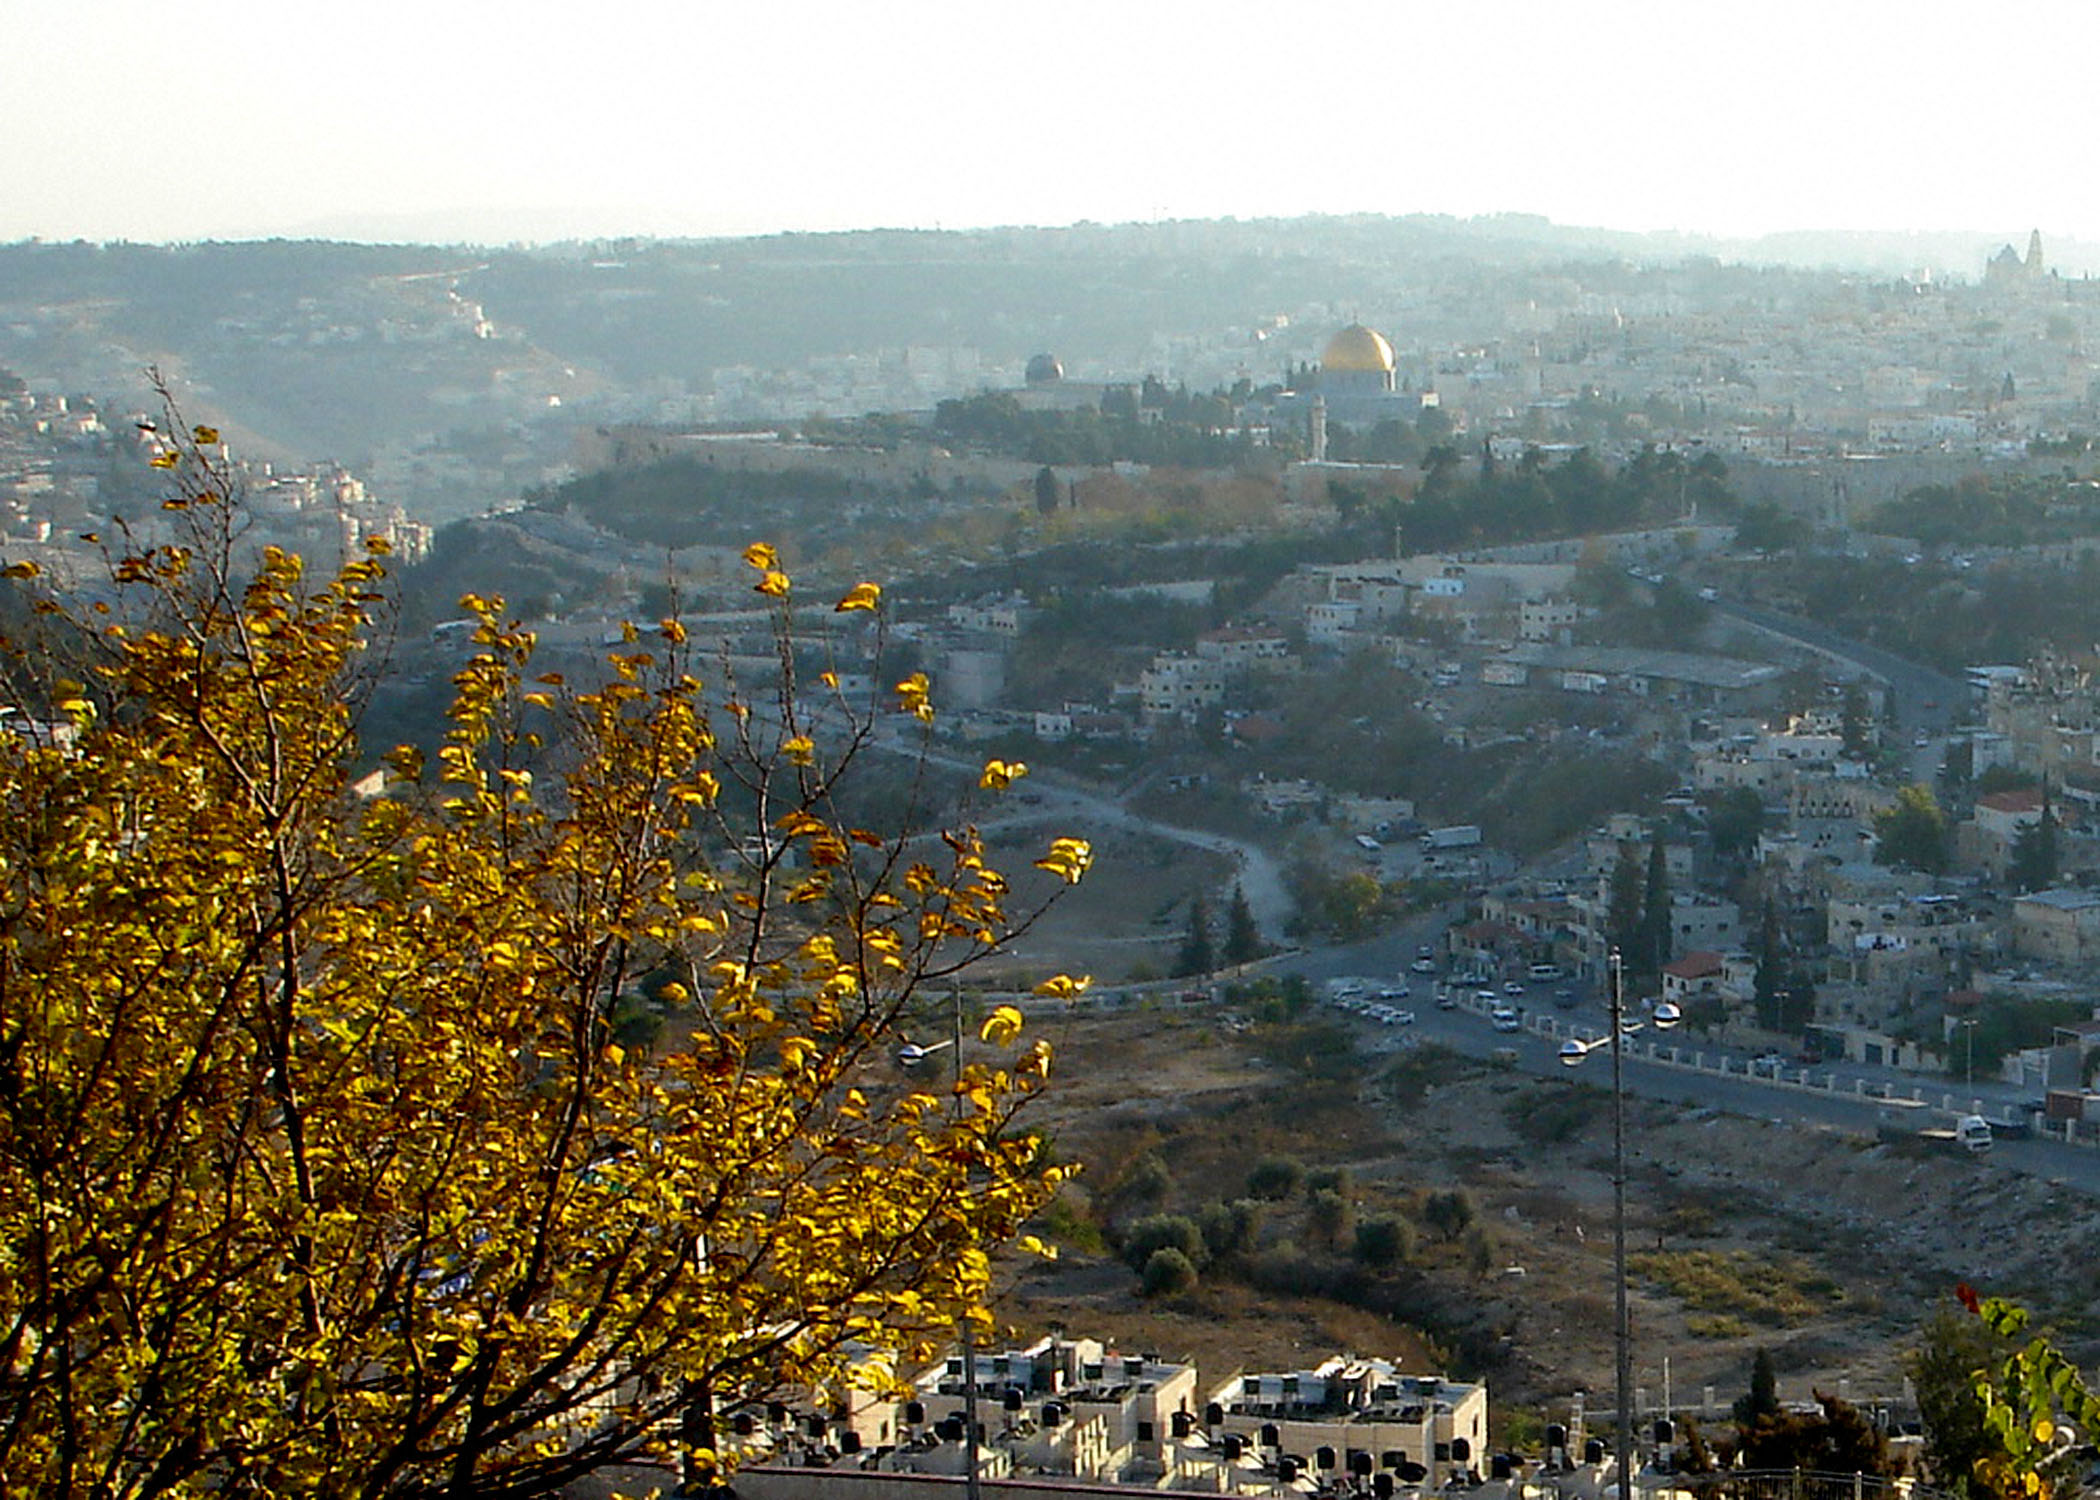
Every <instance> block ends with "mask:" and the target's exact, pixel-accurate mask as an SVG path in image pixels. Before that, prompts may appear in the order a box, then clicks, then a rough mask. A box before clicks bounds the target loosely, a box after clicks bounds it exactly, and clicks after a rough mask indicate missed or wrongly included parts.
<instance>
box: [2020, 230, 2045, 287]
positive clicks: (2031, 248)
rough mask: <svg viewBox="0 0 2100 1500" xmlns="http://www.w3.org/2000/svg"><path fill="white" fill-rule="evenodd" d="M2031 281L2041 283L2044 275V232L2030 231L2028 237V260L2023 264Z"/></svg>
mask: <svg viewBox="0 0 2100 1500" xmlns="http://www.w3.org/2000/svg"><path fill="white" fill-rule="evenodd" d="M2021 267H2022V269H2024V270H2025V271H2026V272H2027V275H2028V277H2029V279H2030V280H2036V281H2039V280H2040V279H2041V275H2042V232H2041V231H2040V230H2039V229H2036V230H2031V231H2029V233H2028V235H2027V259H2026V260H2024V261H2022V262H2021Z"/></svg>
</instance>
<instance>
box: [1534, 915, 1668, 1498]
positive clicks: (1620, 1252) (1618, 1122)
mask: <svg viewBox="0 0 2100 1500" xmlns="http://www.w3.org/2000/svg"><path fill="white" fill-rule="evenodd" d="M1609 965H1610V971H1611V1270H1612V1291H1613V1299H1612V1314H1613V1317H1612V1334H1613V1346H1614V1348H1613V1353H1614V1356H1615V1358H1614V1366H1615V1368H1614V1374H1615V1376H1616V1384H1617V1386H1618V1391H1617V1398H1618V1408H1619V1414H1618V1424H1617V1425H1618V1432H1617V1434H1616V1436H1617V1440H1618V1441H1617V1449H1618V1453H1617V1458H1618V1471H1619V1476H1618V1478H1619V1484H1618V1488H1619V1500H1633V1324H1632V1321H1631V1319H1630V1318H1629V1316H1628V1314H1627V1308H1626V1075H1625V1068H1624V1062H1625V1054H1626V1038H1627V1036H1628V1035H1629V1034H1630V1033H1632V1032H1634V1031H1638V1030H1639V1029H1640V1023H1639V1022H1636V1023H1634V1024H1633V1025H1631V1026H1629V1025H1627V1023H1626V970H1625V966H1624V964H1623V963H1622V962H1621V960H1620V957H1619V953H1618V950H1617V949H1613V950H1612V954H1611V958H1610V960H1609ZM1649 1020H1650V1022H1651V1023H1652V1024H1653V1025H1654V1026H1655V1028H1656V1029H1657V1030H1658V1031H1663V1030H1667V1029H1668V1028H1670V1027H1672V1026H1675V1025H1676V1024H1677V1021H1678V1010H1677V1007H1676V1006H1674V1005H1672V1004H1669V1003H1668V1002H1664V1003H1661V1004H1658V1005H1657V1006H1656V1007H1655V1009H1654V1010H1653V1011H1652V1012H1650V1014H1649ZM1597 1045H1598V1044H1597V1042H1595V1041H1588V1042H1583V1041H1576V1040H1573V1039H1570V1040H1569V1041H1566V1042H1563V1043H1562V1044H1561V1049H1560V1060H1561V1061H1562V1062H1563V1063H1565V1064H1566V1065H1567V1066H1568V1067H1571V1068H1572V1067H1577V1066H1579V1065H1580V1064H1581V1063H1582V1061H1583V1059H1585V1058H1586V1057H1588V1056H1589V1055H1590V1053H1591V1052H1593V1051H1595V1050H1596V1048H1597Z"/></svg>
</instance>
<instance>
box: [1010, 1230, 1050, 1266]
mask: <svg viewBox="0 0 2100 1500" xmlns="http://www.w3.org/2000/svg"><path fill="white" fill-rule="evenodd" d="M1014 1243H1015V1244H1017V1245H1018V1246H1020V1248H1021V1249H1023V1250H1025V1251H1027V1252H1028V1253H1029V1254H1030V1255H1040V1256H1041V1257H1042V1258H1043V1259H1044V1260H1056V1259H1057V1246H1055V1245H1050V1244H1045V1243H1044V1242H1043V1241H1042V1240H1039V1239H1037V1238H1036V1237H1035V1236H1034V1235H1032V1234H1024V1235H1022V1236H1021V1237H1020V1239H1018V1240H1016V1241H1015V1242H1014Z"/></svg>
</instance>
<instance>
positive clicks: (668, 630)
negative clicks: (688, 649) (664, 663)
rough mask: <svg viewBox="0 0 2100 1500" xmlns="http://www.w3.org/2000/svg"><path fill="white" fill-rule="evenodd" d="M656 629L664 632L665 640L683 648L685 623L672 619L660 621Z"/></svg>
mask: <svg viewBox="0 0 2100 1500" xmlns="http://www.w3.org/2000/svg"><path fill="white" fill-rule="evenodd" d="M656 628H657V629H658V630H660V631H662V632H663V637H664V639H665V640H667V641H669V642H670V643H671V644H672V645H674V646H683V645H684V644H685V625H684V624H683V622H681V621H678V620H670V619H666V620H659V621H658V622H657V626H656Z"/></svg>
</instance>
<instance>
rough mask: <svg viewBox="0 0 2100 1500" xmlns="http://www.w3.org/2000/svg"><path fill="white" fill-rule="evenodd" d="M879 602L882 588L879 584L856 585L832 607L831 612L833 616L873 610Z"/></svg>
mask: <svg viewBox="0 0 2100 1500" xmlns="http://www.w3.org/2000/svg"><path fill="white" fill-rule="evenodd" d="M881 602H882V586H881V585H880V584H876V583H856V584H855V585H853V587H852V588H851V589H849V590H847V592H846V597H845V598H843V599H841V600H839V602H838V603H837V604H835V605H833V606H832V611H833V613H835V614H845V613H846V612H847V611H848V610H855V609H873V608H874V607H875V606H876V605H877V604H880V603H881Z"/></svg>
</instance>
